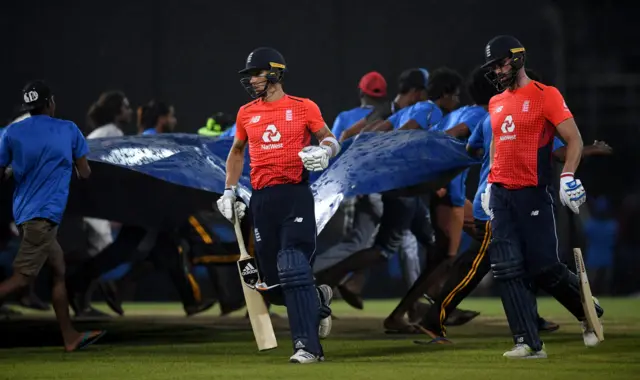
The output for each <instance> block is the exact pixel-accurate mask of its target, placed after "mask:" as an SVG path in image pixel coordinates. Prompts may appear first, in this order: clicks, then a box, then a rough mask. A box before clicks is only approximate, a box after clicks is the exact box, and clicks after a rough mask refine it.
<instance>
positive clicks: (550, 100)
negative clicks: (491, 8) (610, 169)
mask: <svg viewBox="0 0 640 380" xmlns="http://www.w3.org/2000/svg"><path fill="white" fill-rule="evenodd" d="M485 59H486V63H485V64H484V66H483V67H485V68H487V69H488V73H487V79H489V81H490V82H491V83H493V84H494V85H495V86H496V88H497V90H498V91H501V93H500V94H498V95H496V96H494V97H493V98H491V100H490V102H489V115H490V118H491V129H492V131H493V140H492V142H491V148H490V160H491V163H490V173H489V179H488V184H487V188H486V190H485V193H484V194H483V195H482V207H483V208H484V209H485V212H486V213H487V214H488V215H489V216H490V219H491V230H492V236H493V238H492V241H491V245H490V248H489V255H490V260H491V269H492V271H493V276H494V278H495V279H496V280H497V282H498V284H499V287H500V292H501V297H502V304H503V307H504V310H505V314H506V315H507V320H508V322H509V327H510V328H511V332H512V334H513V339H514V343H515V346H514V347H513V348H512V349H511V350H510V351H507V352H505V353H504V356H505V357H508V358H527V359H531V358H546V357H547V354H546V353H545V350H544V344H543V342H542V341H541V340H540V337H539V335H538V324H537V317H536V308H535V295H534V294H533V292H532V291H531V290H530V288H529V287H528V286H527V282H526V281H534V282H535V284H536V285H537V286H538V287H540V288H542V289H544V290H545V291H546V292H547V293H549V294H550V295H552V296H553V297H555V298H556V299H557V300H558V301H559V302H560V303H561V304H562V305H563V306H564V307H565V308H567V310H569V311H570V312H571V313H572V314H573V315H574V316H575V317H576V318H577V319H578V320H579V321H581V323H582V327H583V338H584V343H585V345H586V346H589V347H591V346H595V345H596V344H598V339H597V338H596V336H595V334H594V332H593V331H590V330H589V328H588V327H587V323H586V322H585V315H584V311H583V308H582V303H581V301H580V284H579V282H578V278H577V276H576V275H575V274H574V273H572V272H571V271H569V269H568V268H567V267H566V266H565V265H564V264H563V263H561V262H560V260H559V258H558V238H557V235H556V220H555V210H554V208H555V205H554V200H553V197H552V195H551V191H553V190H552V186H553V183H554V182H555V181H554V180H553V178H552V176H553V170H552V155H551V153H552V149H553V138H554V135H555V133H556V132H557V133H558V134H560V136H561V137H562V138H563V139H564V141H566V146H567V153H566V159H565V164H564V169H563V172H562V175H561V176H560V200H561V202H562V204H563V205H565V206H567V207H569V209H571V211H573V212H574V213H576V214H577V213H578V212H579V207H580V205H582V204H583V203H584V202H585V200H586V193H585V190H584V188H583V186H582V183H581V182H580V180H578V179H575V178H574V172H575V171H576V169H577V168H578V164H579V162H580V158H581V155H582V145H583V144H582V137H581V136H580V132H579V131H578V127H577V126H576V123H575V121H574V119H573V115H572V114H571V111H570V110H569V108H568V107H567V105H566V103H565V102H564V99H563V97H562V95H561V94H560V92H559V91H558V89H556V88H555V87H552V86H546V85H544V84H542V83H540V82H537V81H534V80H531V79H530V78H528V77H527V75H526V73H525V68H524V64H525V49H524V47H523V46H522V44H521V43H520V42H519V41H518V40H517V39H515V38H514V37H511V36H498V37H495V38H494V39H492V40H491V41H489V43H488V44H487V45H486V47H485ZM596 310H597V312H598V316H601V315H602V314H603V310H602V308H600V306H599V305H597V301H596Z"/></svg>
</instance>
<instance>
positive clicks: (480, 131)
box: [468, 117, 490, 149]
mask: <svg viewBox="0 0 640 380" xmlns="http://www.w3.org/2000/svg"><path fill="white" fill-rule="evenodd" d="M486 119H489V118H488V117H487V118H485V119H482V120H481V121H480V122H479V123H478V125H477V126H476V127H475V129H474V130H473V132H471V136H470V137H469V143H468V144H469V146H470V147H472V148H473V149H480V148H483V147H484V128H483V124H484V123H485V120H486ZM489 122H490V121H489Z"/></svg>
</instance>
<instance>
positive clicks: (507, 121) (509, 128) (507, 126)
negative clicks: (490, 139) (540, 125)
mask: <svg viewBox="0 0 640 380" xmlns="http://www.w3.org/2000/svg"><path fill="white" fill-rule="evenodd" d="M515 129H516V125H515V123H514V122H513V116H511V115H507V117H505V118H504V121H503V122H502V125H501V126H500V131H502V133H504V135H502V136H500V141H505V140H515V139H516V135H515V134H513V135H512V134H509V133H512V132H513V131H515Z"/></svg>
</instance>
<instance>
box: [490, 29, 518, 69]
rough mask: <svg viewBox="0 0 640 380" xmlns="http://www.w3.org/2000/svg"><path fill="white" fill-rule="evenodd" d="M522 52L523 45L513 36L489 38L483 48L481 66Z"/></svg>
mask: <svg viewBox="0 0 640 380" xmlns="http://www.w3.org/2000/svg"><path fill="white" fill-rule="evenodd" d="M517 53H523V54H524V46H522V44H521V43H520V41H518V40H517V39H516V38H515V37H512V36H497V37H494V38H492V39H491V41H489V42H488V43H487V46H485V48H484V59H485V63H484V65H482V68H487V67H489V66H491V65H492V64H494V63H495V62H498V61H500V60H502V59H505V58H511V57H513V55H514V54H517Z"/></svg>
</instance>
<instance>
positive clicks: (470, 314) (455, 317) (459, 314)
mask: <svg viewBox="0 0 640 380" xmlns="http://www.w3.org/2000/svg"><path fill="white" fill-rule="evenodd" d="M478 315H480V312H478V311H473V310H462V309H454V310H453V311H452V312H451V314H449V316H448V317H447V320H446V321H445V322H444V324H445V326H462V325H464V324H465V323H468V322H469V321H471V320H472V319H474V318H475V317H477V316H478Z"/></svg>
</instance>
